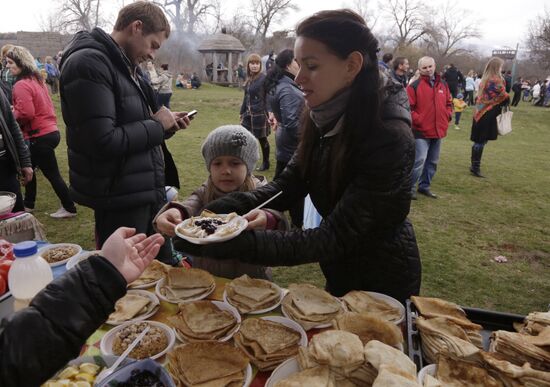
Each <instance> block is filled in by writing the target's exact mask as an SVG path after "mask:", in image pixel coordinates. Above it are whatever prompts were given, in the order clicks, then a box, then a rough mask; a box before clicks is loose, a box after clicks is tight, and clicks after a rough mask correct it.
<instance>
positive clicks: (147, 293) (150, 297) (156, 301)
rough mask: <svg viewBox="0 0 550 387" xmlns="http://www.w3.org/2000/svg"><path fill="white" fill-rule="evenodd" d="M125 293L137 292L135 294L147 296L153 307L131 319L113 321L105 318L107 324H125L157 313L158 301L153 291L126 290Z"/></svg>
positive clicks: (145, 318)
mask: <svg viewBox="0 0 550 387" xmlns="http://www.w3.org/2000/svg"><path fill="white" fill-rule="evenodd" d="M126 294H137V295H140V296H143V297H147V298H149V299H150V300H151V302H152V303H153V305H155V307H154V308H152V309H151V311H149V312H147V313H145V314H142V315H140V316H137V317H134V318H133V319H130V320H126V321H122V322H113V321H110V320H107V321H105V322H106V323H107V324H109V325H122V324H126V323H133V322H137V321H143V320H147V319H148V318H149V317H151V316H153V315H154V314H155V313H157V311H158V310H159V308H160V301H159V299H158V297H157V296H156V295H155V293H151V292H148V291H147V290H128V292H127V293H126Z"/></svg>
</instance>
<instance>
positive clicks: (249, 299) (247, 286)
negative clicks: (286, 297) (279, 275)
mask: <svg viewBox="0 0 550 387" xmlns="http://www.w3.org/2000/svg"><path fill="white" fill-rule="evenodd" d="M225 291H226V295H227V301H228V302H229V303H230V304H231V305H233V306H234V307H235V308H237V310H238V311H239V313H241V314H246V313H250V312H256V311H258V310H262V309H267V308H269V307H271V306H273V305H276V304H277V303H278V302H279V300H280V299H281V289H280V288H279V287H278V286H276V285H275V284H273V283H271V282H269V281H266V280H263V279H254V278H250V277H249V276H247V275H246V274H245V275H242V276H240V277H238V278H235V279H234V280H233V281H231V282H230V283H228V284H227V285H226V286H225Z"/></svg>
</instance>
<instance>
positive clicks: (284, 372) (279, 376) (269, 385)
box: [265, 357, 301, 387]
mask: <svg viewBox="0 0 550 387" xmlns="http://www.w3.org/2000/svg"><path fill="white" fill-rule="evenodd" d="M300 371H301V369H300V364H298V360H296V358H295V357H291V358H290V359H287V360H285V361H284V362H282V363H281V364H279V366H278V367H277V368H275V369H274V370H273V372H272V373H271V376H270V377H269V379H267V382H266V383H265V387H273V386H274V385H275V383H276V382H278V381H279V380H283V379H286V378H288V377H289V376H290V375H292V374H295V373H297V372H300Z"/></svg>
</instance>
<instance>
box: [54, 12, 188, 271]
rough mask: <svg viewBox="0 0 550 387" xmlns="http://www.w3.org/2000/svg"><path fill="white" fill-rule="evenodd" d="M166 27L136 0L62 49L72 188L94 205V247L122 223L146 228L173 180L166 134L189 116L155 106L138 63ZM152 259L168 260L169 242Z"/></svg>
mask: <svg viewBox="0 0 550 387" xmlns="http://www.w3.org/2000/svg"><path fill="white" fill-rule="evenodd" d="M169 34H170V25H169V23H168V20H167V19H166V17H165V16H164V13H163V12H162V10H161V9H160V8H159V7H158V6H156V5H154V4H152V3H150V2H136V3H132V4H129V5H127V6H126V7H124V8H122V9H121V10H120V12H119V15H118V18H117V21H116V22H115V26H114V29H113V32H112V33H111V35H108V34H107V33H105V32H104V31H103V30H101V29H99V28H95V29H94V30H93V31H91V32H87V31H81V32H79V33H78V34H76V36H75V37H74V39H73V40H72V41H71V43H70V44H69V45H68V47H67V48H66V49H65V51H64V53H63V58H62V61H61V78H60V82H61V109H62V112H63V119H64V120H65V123H66V125H67V145H68V156H69V179H70V182H71V194H72V196H73V198H74V200H75V201H76V202H77V203H80V204H82V205H85V206H87V207H91V208H92V209H93V210H94V217H95V231H96V243H97V247H98V248H100V247H101V245H102V244H103V242H104V241H105V239H106V238H107V237H108V236H109V235H110V234H111V233H112V232H113V231H114V230H116V229H117V228H118V227H120V226H127V227H134V228H136V229H137V231H138V232H143V233H146V234H148V235H150V234H152V233H153V228H152V224H151V221H152V219H153V217H154V215H155V214H156V213H157V211H158V210H159V209H160V208H161V207H162V205H164V203H165V202H166V193H165V186H166V185H176V184H174V183H173V182H167V181H166V180H167V179H166V176H169V174H170V172H174V170H175V165H174V164H173V161H172V159H171V157H170V155H169V153H168V152H167V148H166V146H165V144H164V140H165V139H166V138H169V137H170V136H171V135H173V134H174V132H175V131H176V130H178V129H184V128H186V127H187V125H188V124H189V118H187V116H186V113H185V112H181V113H172V112H171V111H170V110H168V109H166V108H164V107H163V108H161V109H158V110H157V106H156V102H155V98H154V93H153V90H152V89H151V87H150V85H149V84H148V83H147V82H145V81H144V79H143V77H142V75H141V71H140V69H139V67H138V64H139V62H141V61H144V60H152V59H154V56H155V53H156V51H157V50H158V49H159V48H160V46H161V45H162V43H163V42H164V41H165V40H166V39H167V38H168V36H169ZM169 162H171V164H172V170H171V171H169V170H168V169H167V168H166V167H167V166H168V163H169ZM175 178H177V175H176V177H175ZM157 258H158V259H160V260H162V261H164V262H167V263H172V262H171V260H172V253H171V245H170V244H169V243H166V244H165V245H164V246H163V248H162V249H161V252H160V253H159V256H158V257H157Z"/></svg>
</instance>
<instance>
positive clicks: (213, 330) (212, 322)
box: [168, 300, 237, 342]
mask: <svg viewBox="0 0 550 387" xmlns="http://www.w3.org/2000/svg"><path fill="white" fill-rule="evenodd" d="M168 321H169V322H170V324H171V325H172V326H173V327H174V329H175V330H176V333H177V334H178V336H179V337H181V338H183V339H185V341H189V342H193V341H204V340H218V339H220V338H222V337H224V336H226V335H227V334H228V333H229V332H231V331H232V330H235V329H236V328H237V319H236V318H235V316H234V315H233V314H232V313H230V312H228V311H226V310H221V309H220V308H218V307H217V306H216V305H215V304H214V303H212V302H211V301H205V300H201V301H193V302H190V303H187V304H180V305H179V312H178V314H176V315H175V316H170V317H168Z"/></svg>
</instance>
